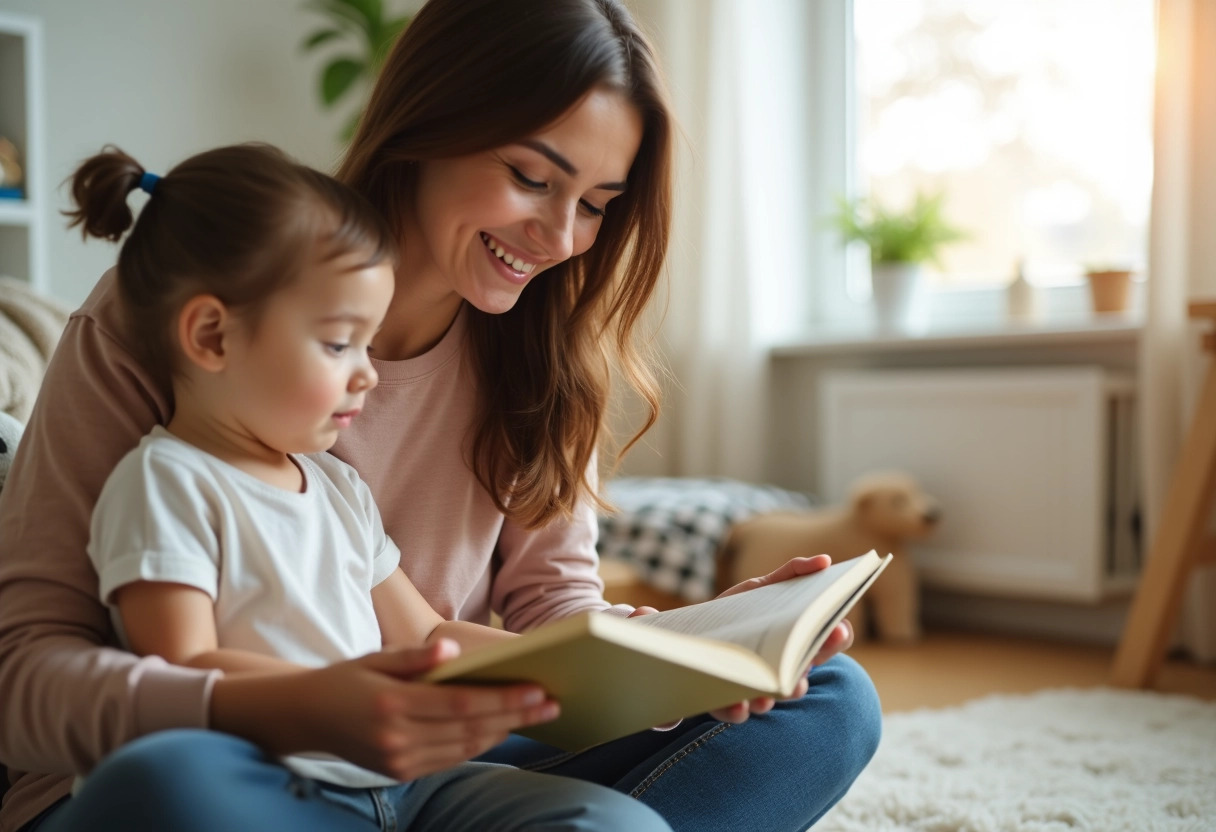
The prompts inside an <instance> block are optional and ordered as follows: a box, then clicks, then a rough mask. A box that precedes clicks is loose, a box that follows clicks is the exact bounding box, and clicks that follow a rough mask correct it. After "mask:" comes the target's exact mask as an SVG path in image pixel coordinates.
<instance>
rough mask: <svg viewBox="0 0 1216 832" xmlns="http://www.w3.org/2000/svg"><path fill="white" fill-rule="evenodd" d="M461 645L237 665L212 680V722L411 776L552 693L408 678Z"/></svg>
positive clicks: (466, 752) (468, 749) (534, 711)
mask: <svg viewBox="0 0 1216 832" xmlns="http://www.w3.org/2000/svg"><path fill="white" fill-rule="evenodd" d="M459 652H460V648H459V646H458V645H457V644H456V643H455V642H453V641H449V640H446V639H444V640H440V641H438V642H436V643H435V644H433V645H430V646H428V647H425V648H409V649H395V650H385V651H383V652H380V653H373V654H371V655H368V656H363V657H362V658H359V659H354V660H351V661H346V662H341V663H339V664H335V665H331V666H330V667H326V668H321V669H319V670H306V671H300V672H298V673H291V674H275V675H265V674H234V675H230V676H227V677H225V678H221V679H219V680H217V682H216V683H215V687H214V689H213V691H212V696H211V727H212V728H214V729H216V730H219V731H226V732H228V733H232V734H236V735H238V736H241V737H245V738H246V739H249V740H250V741H252V742H255V743H257V744H258V745H260V746H262V747H263V748H265V749H266V750H267V751H269V752H271V753H273V754H291V753H294V752H300V751H324V752H328V753H331V754H336V755H337V756H339V757H342V758H343V759H345V760H349V761H350V762H352V763H355V764H357V765H360V766H363V767H364V768H369V769H372V770H373V771H378V772H381V773H383V774H386V775H388V776H389V777H394V778H396V779H398V780H415V779H417V778H419V777H422V776H424V775H427V774H432V773H434V772H437V771H442V770H443V769H446V768H450V767H451V766H454V765H457V764H459V763H462V762H465V761H466V760H469V759H471V758H473V757H476V756H477V755H478V754H481V753H483V752H485V751H487V750H489V749H490V748H493V747H494V746H495V745H498V744H499V743H501V742H502V741H504V740H505V739H506V738H507V735H508V734H510V733H511V731H513V730H516V729H518V728H521V727H523V726H526V725H535V724H537V723H540V722H548V721H549V720H551V719H553V718H555V717H556V716H557V714H558V707H557V703H556V702H553V701H551V700H549V699H547V697H546V695H545V692H544V691H543V690H542V689H541V688H539V687H537V686H536V685H509V686H506V685H504V686H501V687H489V686H487V687H481V686H460V685H434V684H427V683H423V682H417V681H414V680H415V679H417V678H418V677H419V676H421V675H423V674H424V673H426V672H427V671H428V670H431V669H432V668H434V667H436V666H437V665H439V664H441V663H443V662H445V661H448V660H450V659H452V658H455V657H456V656H457V655H458V654H459Z"/></svg>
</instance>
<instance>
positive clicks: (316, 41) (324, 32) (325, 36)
mask: <svg viewBox="0 0 1216 832" xmlns="http://www.w3.org/2000/svg"><path fill="white" fill-rule="evenodd" d="M342 35H343V32H342V30H340V29H318V30H317V31H315V32H313V33H312V34H311V35H309V36H308V38H307V39H306V40H305V41H304V42H303V43H302V44H300V48H301V49H302V50H304V51H305V52H307V51H308V50H310V49H315V48H316V47H318V46H320V45H321V44H323V43H326V42H328V41H331V40H333V39H334V38H340V37H342Z"/></svg>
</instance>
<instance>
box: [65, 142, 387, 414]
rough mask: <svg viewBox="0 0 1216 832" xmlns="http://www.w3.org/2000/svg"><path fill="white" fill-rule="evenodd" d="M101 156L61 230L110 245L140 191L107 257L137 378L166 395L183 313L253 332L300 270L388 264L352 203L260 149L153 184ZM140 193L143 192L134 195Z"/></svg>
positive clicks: (373, 228)
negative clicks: (220, 307)
mask: <svg viewBox="0 0 1216 832" xmlns="http://www.w3.org/2000/svg"><path fill="white" fill-rule="evenodd" d="M145 173H146V171H145V170H144V168H143V167H142V166H141V165H140V164H139V163H138V162H136V161H135V160H134V159H132V158H131V157H130V156H128V155H127V154H126V153H124V152H122V151H121V150H119V149H118V148H116V147H113V146H107V147H105V148H103V149H102V152H101V153H99V154H98V155H96V156H93V157H92V158H90V159H88V160H86V161H85V162H84V163H83V164H82V165H81V166H80V167H79V168H78V169H77V170H76V172H75V173H74V174H73V175H72V177H71V183H72V200H73V202H74V203H75V205H76V208H75V210H72V211H64V212H63V213H64V214H65V215H66V216H68V217H70V218H71V222H70V223H69V226H68V227H69V228H70V227H73V226H76V225H79V226H80V227H81V232H82V234H83V236H85V237H86V238H87V237H89V236H93V237H99V238H102V239H107V240H112V241H117V240H119V239H120V238H121V237H122V236H123V234H124V233H126V231H127V230H128V229H130V228H131V225H132V220H133V215H132V213H131V209H130V207H129V206H128V205H127V195H128V194H130V192H131V191H133V190H135V189H136V188H140V187H144V188H145V189H146V190H149V191H150V196H149V198H148V201H147V204H146V205H145V206H144V208H143V210H142V211H141V212H140V215H139V219H138V220H137V221H135V222H134V226H135V227H134V229H133V230H131V234H130V236H128V237H127V239H126V241H125V242H124V243H123V245H122V249H121V250H120V252H119V254H118V285H119V291H120V294H121V296H122V300H123V304H124V307H125V311H126V314H127V317H128V324H129V326H130V327H131V331H132V332H133V333H134V335H135V336H136V340H137V343H136V344H135V346H136V347H137V348H138V349H140V350H141V351H142V353H143V355H142V356H141V357H142V359H143V363H144V365H145V367H147V369H148V370H149V371H150V372H151V373H152V374H153V375H154V376H155V377H156V379H157V380H158V381H159V382H161V383H162V384H164V385H165V389H166V391H168V390H169V385H170V380H171V375H172V372H173V370H174V356H176V355H177V350H176V349H175V348H174V343H175V342H174V335H173V333H174V326H175V322H176V318H177V314H178V312H179V310H180V309H181V307H182V305H183V304H184V303H185V302H186V301H187V300H188V299H189V298H191V297H194V296H195V295H199V294H212V295H215V296H216V297H217V298H219V299H220V300H221V301H223V302H224V304H225V305H226V306H228V307H229V308H231V309H234V310H238V311H239V312H240V314H242V315H243V316H245V317H246V318H247V319H248V320H249V321H250V323H251V325H255V326H256V322H257V316H258V312H259V310H260V308H261V305H262V304H263V303H264V301H265V300H266V299H267V298H269V297H270V296H271V295H272V294H274V293H275V292H276V291H277V290H279V289H281V288H283V287H285V286H287V285H289V284H290V283H291V282H292V281H293V280H295V279H296V278H297V277H298V276H299V274H300V272H301V270H302V269H303V268H304V267H305V266H307V265H308V264H310V263H318V262H326V261H329V260H333V259H334V258H337V257H340V256H343V255H345V254H348V253H356V254H359V255H362V257H363V260H362V261H361V265H363V266H366V265H375V264H378V263H381V262H384V261H386V260H387V261H390V262H393V261H395V258H396V252H395V245H394V242H393V237H392V235H391V234H390V232H389V230H388V226H387V225H386V224H385V222H384V220H383V218H381V216H380V214H379V213H378V212H377V211H376V209H375V208H373V207H372V206H371V204H370V203H368V202H367V201H366V200H365V199H364V198H363V197H361V196H360V195H359V194H357V193H356V192H355V191H354V190H352V189H351V188H349V187H347V186H346V185H343V184H341V183H340V182H338V181H337V180H335V179H333V178H331V177H329V176H326V175H325V174H323V173H319V172H318V171H315V170H313V169H311V168H309V167H306V166H304V165H301V164H299V163H298V162H295V161H293V160H292V159H290V158H289V157H288V156H287V155H286V154H284V153H283V152H282V151H280V150H278V149H276V148H274V147H270V146H269V145H264V144H240V145H233V146H230V147H221V148H217V149H215V150H209V151H206V152H204V153H200V154H198V155H197V156H192V157H190V158H189V159H187V160H186V161H184V162H182V163H181V164H179V165H178V166H177V167H175V168H173V169H172V170H170V171H169V172H168V174H166V175H165V176H164V177H162V178H160V179H159V180H157V179H155V177H151V176H148V177H145V176H144V175H145ZM141 182H142V183H143V184H142V186H141Z"/></svg>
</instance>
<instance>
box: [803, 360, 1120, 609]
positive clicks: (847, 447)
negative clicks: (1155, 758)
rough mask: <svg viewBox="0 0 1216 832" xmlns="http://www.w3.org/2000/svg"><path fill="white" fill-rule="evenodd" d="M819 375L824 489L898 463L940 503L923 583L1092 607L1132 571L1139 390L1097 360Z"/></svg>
mask: <svg viewBox="0 0 1216 832" xmlns="http://www.w3.org/2000/svg"><path fill="white" fill-rule="evenodd" d="M820 384H821V385H822V387H821V389H820V397H819V400H820V403H821V406H822V408H823V412H822V414H821V416H822V418H821V421H820V425H821V429H822V433H821V437H820V439H821V442H822V445H821V449H820V456H819V459H820V460H821V461H822V466H823V467H822V469H821V471H820V491H821V493H822V494H824V496H826V497H827V498H828V499H829V500H832V501H838V500H842V499H844V498H845V497H846V495H847V491H848V487H849V484H850V482H851V481H852V480H853V479H854V478H855V477H857V476H858V475H860V474H863V473H867V472H870V471H877V470H884V469H891V468H896V469H901V470H905V471H907V472H908V473H910V474H912V475H913V476H915V477H917V479H919V480H920V481H921V483H922V484H923V485H924V487H925V489H926V490H927V491H929V492H930V493H932V494H934V495H935V496H937V497H938V498H939V500H940V501H941V505H942V509H943V520H942V525H941V527H940V528H939V529H938V531H937V532H936V533H935V535H934V536H933V537H932V538H931V539H930V540H928V541H925V542H923V543H920V544H917V545H916V546H914V547H913V548H914V551H915V557H916V560H917V565H918V568H919V570H920V572H921V575H922V577H923V582H924V584H925V585H926V586H927V587H937V588H941V589H949V590H962V591H968V592H981V593H987V594H994V595H1004V596H1009V597H1020V598H1036V599H1045V600H1067V601H1083V602H1095V601H1099V600H1102V599H1104V598H1107V597H1110V596H1111V595H1115V594H1121V593H1125V592H1127V591H1128V590H1129V589H1130V588H1131V587H1132V585H1133V584H1134V581H1135V577H1136V575H1137V573H1138V571H1139V563H1140V557H1141V545H1140V535H1139V499H1138V491H1139V489H1138V487H1137V483H1138V475H1137V466H1136V464H1135V460H1136V442H1135V398H1134V387H1133V384H1132V382H1131V381H1130V380H1128V379H1126V378H1122V377H1118V376H1114V375H1112V374H1110V373H1109V372H1107V371H1105V370H1103V369H1101V368H1097V367H1035V368H1024V369H1023V368H996V369H982V370H976V369H966V370H869V371H850V372H832V373H826V374H825V375H824V376H823V378H822V380H821V382H820Z"/></svg>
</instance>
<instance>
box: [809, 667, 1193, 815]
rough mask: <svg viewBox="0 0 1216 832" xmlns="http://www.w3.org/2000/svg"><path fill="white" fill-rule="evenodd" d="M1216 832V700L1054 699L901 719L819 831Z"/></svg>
mask: <svg viewBox="0 0 1216 832" xmlns="http://www.w3.org/2000/svg"><path fill="white" fill-rule="evenodd" d="M862 830H864V832H1081V831H1088V830H1092V832H1214V831H1216V703H1213V702H1203V701H1201V700H1198V699H1193V698H1190V697H1185V696H1172V695H1165V694H1159V693H1145V692H1132V691H1119V690H1112V689H1106V688H1099V689H1095V690H1048V691H1041V692H1039V693H1035V694H1031V695H1026V696H989V697H985V698H982V699H976V700H974V701H972V702H968V703H966V704H964V705H960V706H958V707H955V708H945V709H942V710H920V711H909V712H907V713H897V714H892V715H889V716H887V717H886V718H885V719H884V723H883V737H882V743H881V744H880V745H879V748H878V753H877V754H876V755H875V756H874V760H873V762H871V764H870V765H869V767H868V768H867V769H866V770H865V771H864V772H862V775H861V777H859V778H858V779H857V782H856V783H854V784H853V788H852V789H851V790H850V791H849V793H848V795H846V796H845V798H844V800H842V801H841V802H840V803H839V804H837V805H836V806H835V807H834V808H833V809H832V811H831V812H829V813H828V814H827V815H825V816H824V817H823V818H822V819H821V820H820V822H819V823H817V824H816V825H815V827H814V832H862Z"/></svg>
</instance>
